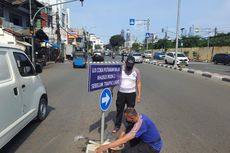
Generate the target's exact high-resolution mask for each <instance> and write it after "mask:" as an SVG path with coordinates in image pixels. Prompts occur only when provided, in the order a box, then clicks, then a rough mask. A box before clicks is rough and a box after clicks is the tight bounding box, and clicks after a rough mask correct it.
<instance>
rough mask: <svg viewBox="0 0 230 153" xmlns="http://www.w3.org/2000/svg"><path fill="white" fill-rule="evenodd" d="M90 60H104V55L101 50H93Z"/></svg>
mask: <svg viewBox="0 0 230 153" xmlns="http://www.w3.org/2000/svg"><path fill="white" fill-rule="evenodd" d="M92 60H93V61H100V62H102V61H104V55H103V53H102V52H93V55H92Z"/></svg>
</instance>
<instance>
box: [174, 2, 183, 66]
mask: <svg viewBox="0 0 230 153" xmlns="http://www.w3.org/2000/svg"><path fill="white" fill-rule="evenodd" d="M180 5H181V0H178V7H177V26H176V53H175V62H174V67H177V51H178V39H179V27H180Z"/></svg>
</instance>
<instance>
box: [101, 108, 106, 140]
mask: <svg viewBox="0 0 230 153" xmlns="http://www.w3.org/2000/svg"><path fill="white" fill-rule="evenodd" d="M104 129H105V112H104V111H102V115H101V144H103V143H104Z"/></svg>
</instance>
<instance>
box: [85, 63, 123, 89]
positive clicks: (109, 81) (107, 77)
mask: <svg viewBox="0 0 230 153" xmlns="http://www.w3.org/2000/svg"><path fill="white" fill-rule="evenodd" d="M121 71H122V65H121V64H109V65H108V64H103V65H100V64H91V65H89V75H88V76H89V77H88V92H92V91H96V90H100V89H104V88H108V87H113V86H116V85H119V84H120V78H121Z"/></svg>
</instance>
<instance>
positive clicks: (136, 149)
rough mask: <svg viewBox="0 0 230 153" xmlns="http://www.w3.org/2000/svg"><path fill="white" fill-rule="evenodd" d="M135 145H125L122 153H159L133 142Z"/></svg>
mask: <svg viewBox="0 0 230 153" xmlns="http://www.w3.org/2000/svg"><path fill="white" fill-rule="evenodd" d="M135 141H136V142H135V144H129V143H128V144H126V145H125V148H124V149H123V150H122V153H159V152H160V151H157V150H155V149H154V148H153V147H151V146H150V145H148V144H145V143H143V142H142V141H138V140H135Z"/></svg>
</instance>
